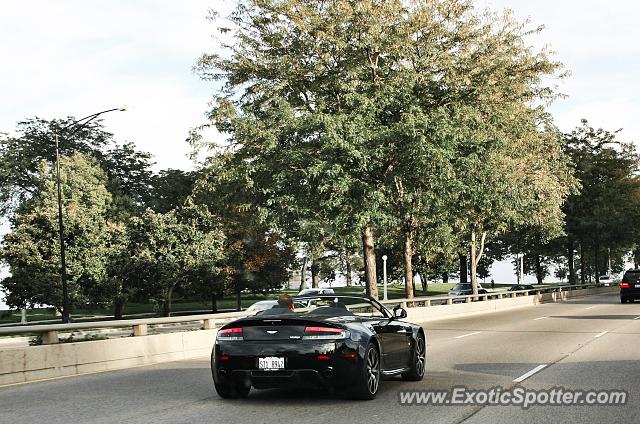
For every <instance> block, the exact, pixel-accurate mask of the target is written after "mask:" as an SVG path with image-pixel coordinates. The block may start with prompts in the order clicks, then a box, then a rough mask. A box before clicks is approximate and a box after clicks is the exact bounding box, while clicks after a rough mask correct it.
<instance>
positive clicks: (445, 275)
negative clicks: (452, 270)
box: [442, 272, 449, 284]
mask: <svg viewBox="0 0 640 424" xmlns="http://www.w3.org/2000/svg"><path fill="white" fill-rule="evenodd" d="M442 284H449V273H448V272H443V273H442Z"/></svg>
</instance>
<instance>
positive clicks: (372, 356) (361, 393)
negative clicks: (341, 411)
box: [351, 343, 381, 399]
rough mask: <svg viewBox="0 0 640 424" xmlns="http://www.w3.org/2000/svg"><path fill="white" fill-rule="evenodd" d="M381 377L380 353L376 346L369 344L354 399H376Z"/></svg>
mask: <svg viewBox="0 0 640 424" xmlns="http://www.w3.org/2000/svg"><path fill="white" fill-rule="evenodd" d="M380 377H381V375H380V352H379V351H378V348H377V347H376V345H375V344H373V343H369V346H367V350H366V353H365V355H364V361H363V363H362V370H361V372H360V376H359V377H358V380H357V381H356V382H355V385H354V387H353V390H352V391H351V396H352V397H353V398H354V399H373V398H375V397H376V395H377V394H378V388H379V387H380Z"/></svg>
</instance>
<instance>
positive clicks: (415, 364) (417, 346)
mask: <svg viewBox="0 0 640 424" xmlns="http://www.w3.org/2000/svg"><path fill="white" fill-rule="evenodd" d="M426 352H427V346H426V343H425V340H424V336H423V335H422V333H418V336H417V337H416V340H415V343H414V346H413V356H412V360H411V369H410V370H409V371H408V372H405V373H403V374H402V378H403V379H404V380H408V381H420V380H422V379H423V378H424V372H425V368H426V364H427V354H426Z"/></svg>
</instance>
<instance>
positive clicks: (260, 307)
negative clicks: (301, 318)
mask: <svg viewBox="0 0 640 424" xmlns="http://www.w3.org/2000/svg"><path fill="white" fill-rule="evenodd" d="M277 304H278V301H277V300H260V301H258V302H256V303H254V304H253V305H251V306H249V307H248V308H247V309H245V312H247V313H249V314H251V315H257V314H259V313H260V312H263V311H266V310H267V309H271V308H273V307H274V306H276V305H277ZM293 306H294V308H300V309H301V308H308V307H309V306H310V302H308V301H301V300H294V301H293Z"/></svg>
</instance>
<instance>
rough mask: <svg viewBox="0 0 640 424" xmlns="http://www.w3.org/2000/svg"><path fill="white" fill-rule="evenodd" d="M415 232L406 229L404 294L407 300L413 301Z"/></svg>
mask: <svg viewBox="0 0 640 424" xmlns="http://www.w3.org/2000/svg"><path fill="white" fill-rule="evenodd" d="M412 260H413V231H411V229H406V230H405V232H404V293H405V297H406V298H407V299H413V292H414V290H415V288H414V282H415V280H414V279H413V263H412Z"/></svg>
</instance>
